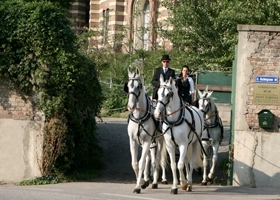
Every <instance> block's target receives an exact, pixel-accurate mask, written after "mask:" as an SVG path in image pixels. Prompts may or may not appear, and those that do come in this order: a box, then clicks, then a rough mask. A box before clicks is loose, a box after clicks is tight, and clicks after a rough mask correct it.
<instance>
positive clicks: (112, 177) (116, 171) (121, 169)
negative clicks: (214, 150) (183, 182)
mask: <svg viewBox="0 0 280 200" xmlns="http://www.w3.org/2000/svg"><path fill="white" fill-rule="evenodd" d="M97 121H98V124H97V126H98V131H97V134H98V135H97V136H98V138H99V140H100V144H101V146H102V147H103V150H104V157H103V162H104V163H105V164H106V167H105V168H104V169H103V170H102V171H101V176H100V177H99V178H96V179H95V180H93V181H94V182H111V183H114V182H117V183H135V181H136V178H135V175H134V172H133V169H132V167H131V155H130V150H129V138H128V134H127V119H125V118H103V119H102V121H101V120H100V119H98V120H97ZM224 130H225V132H224V139H223V141H222V143H221V145H220V148H219V155H218V156H219V158H218V164H217V168H216V174H215V176H216V178H215V180H214V183H213V184H215V185H223V184H225V183H226V179H227V175H226V169H225V168H224V167H223V165H224V164H223V163H224V160H225V158H227V157H228V144H229V137H230V131H229V125H228V124H226V125H224ZM140 149H141V148H140ZM167 178H168V182H169V183H172V174H171V169H168V172H167ZM201 181H202V175H200V174H199V172H198V171H194V173H193V184H200V182H201Z"/></svg>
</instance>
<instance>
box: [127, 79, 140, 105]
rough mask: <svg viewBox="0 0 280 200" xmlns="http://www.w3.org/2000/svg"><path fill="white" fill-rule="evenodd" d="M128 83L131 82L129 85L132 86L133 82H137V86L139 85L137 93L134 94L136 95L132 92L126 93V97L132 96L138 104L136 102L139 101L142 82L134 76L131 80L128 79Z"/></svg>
mask: <svg viewBox="0 0 280 200" xmlns="http://www.w3.org/2000/svg"><path fill="white" fill-rule="evenodd" d="M129 81H132V83H131V84H132V85H134V81H137V82H138V85H139V86H138V87H139V93H138V94H136V93H135V92H133V91H131V92H129V93H128V95H130V94H132V95H134V96H135V97H136V102H138V101H139V96H140V95H141V89H142V87H143V85H142V82H141V80H139V78H135V75H134V77H133V78H130V79H129Z"/></svg>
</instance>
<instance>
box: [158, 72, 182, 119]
mask: <svg viewBox="0 0 280 200" xmlns="http://www.w3.org/2000/svg"><path fill="white" fill-rule="evenodd" d="M157 93H158V101H157V105H156V109H155V112H154V115H155V117H156V118H162V117H163V114H164V112H165V110H166V107H167V106H168V104H169V103H170V102H171V99H172V98H173V96H174V95H176V94H177V90H176V86H175V82H174V81H173V79H172V77H170V78H169V80H166V81H164V78H163V76H162V75H160V87H159V89H158V92H157Z"/></svg>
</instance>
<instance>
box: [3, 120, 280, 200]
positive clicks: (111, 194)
mask: <svg viewBox="0 0 280 200" xmlns="http://www.w3.org/2000/svg"><path fill="white" fill-rule="evenodd" d="M98 128H99V130H98V138H99V140H100V142H101V145H102V146H103V148H104V152H105V155H104V158H103V161H104V162H105V163H107V167H106V168H105V169H104V170H103V171H102V173H101V177H100V178H97V179H94V180H92V182H76V183H64V184H53V185H40V186H14V185H12V184H8V185H0V200H105V199H106V200H113V199H114V200H131V199H139V200H165V199H166V200H172V199H176V200H183V199H184V200H185V199H187V198H188V199H192V200H201V199H207V200H225V199H226V200H240V199H246V200H256V199H266V200H276V199H278V200H280V188H272V187H269V188H264V187H261V188H259V187H258V188H249V187H232V186H220V185H217V184H215V185H210V186H200V185H199V183H200V181H201V176H199V175H198V174H194V176H196V177H197V178H196V179H195V177H194V180H196V181H197V182H196V183H195V182H194V183H195V184H194V185H193V191H192V192H186V191H183V190H181V189H180V188H179V190H178V194H177V195H171V194H170V187H171V184H169V185H161V184H160V185H159V189H151V187H148V188H147V189H145V190H142V191H141V194H134V193H133V189H134V187H135V176H134V174H133V171H132V168H131V165H130V153H129V145H128V136H127V131H126V120H124V119H104V121H103V122H99V123H98ZM228 137H229V132H226V133H225V139H224V141H223V142H222V146H221V148H220V152H219V156H220V155H222V156H220V158H219V160H221V159H222V157H223V155H227V149H228ZM220 163H222V162H220ZM221 171H222V172H221ZM219 172H221V174H223V170H220V171H219ZM220 176H221V175H219V173H218V175H217V177H220ZM217 179H218V178H217ZM171 180H172V177H171V176H170V179H169V182H171Z"/></svg>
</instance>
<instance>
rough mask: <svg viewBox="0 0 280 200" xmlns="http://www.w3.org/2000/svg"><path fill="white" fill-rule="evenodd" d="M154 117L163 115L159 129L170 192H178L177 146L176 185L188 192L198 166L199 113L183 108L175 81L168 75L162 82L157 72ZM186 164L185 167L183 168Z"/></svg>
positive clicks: (199, 158)
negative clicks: (168, 169) (169, 175)
mask: <svg viewBox="0 0 280 200" xmlns="http://www.w3.org/2000/svg"><path fill="white" fill-rule="evenodd" d="M155 117H156V118H161V119H162V118H163V125H162V131H163V134H164V139H165V143H166V149H167V151H168V153H169V157H170V164H171V169H172V175H173V185H172V188H171V194H177V193H178V188H177V185H178V179H177V173H176V159H175V149H176V148H177V147H178V148H179V151H180V157H179V160H178V170H179V176H180V184H181V186H182V189H183V190H186V191H192V173H193V169H194V168H197V167H202V156H201V149H202V144H201V143H200V137H201V134H202V130H203V114H202V112H201V111H200V110H199V109H198V108H196V107H194V106H186V107H185V105H184V103H183V101H182V100H181V98H180V97H179V95H178V92H177V89H176V87H175V82H174V81H173V80H172V78H170V79H169V80H167V81H165V82H164V79H163V77H162V75H161V76H160V88H159V90H158V103H157V106H156V109H155ZM188 163H189V167H187V166H188ZM185 166H186V167H187V175H186V177H185V175H184V167H185Z"/></svg>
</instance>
